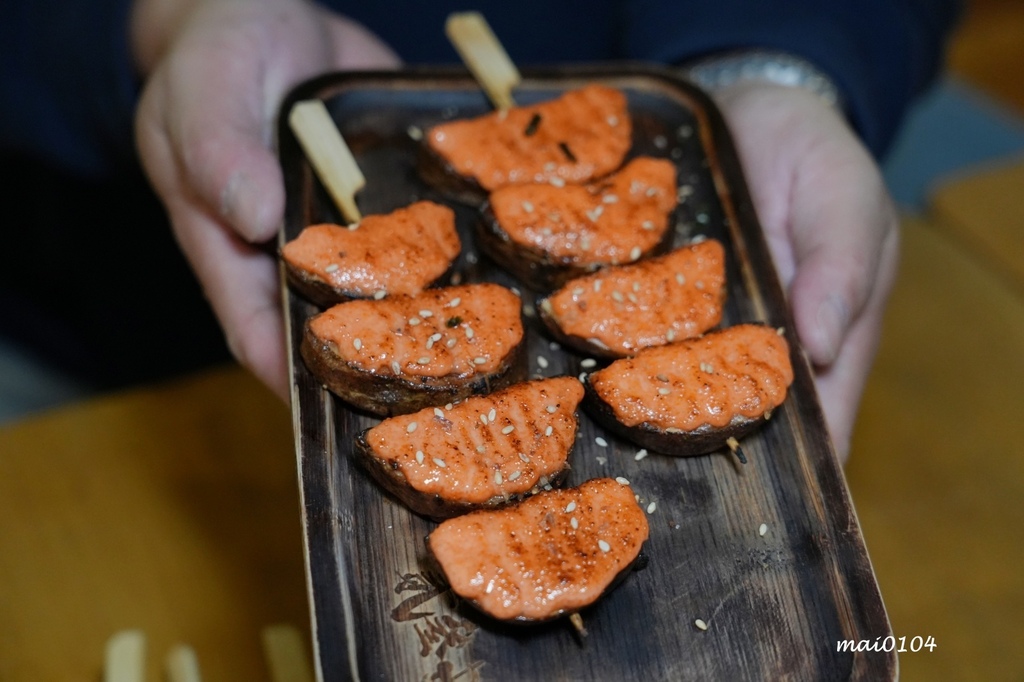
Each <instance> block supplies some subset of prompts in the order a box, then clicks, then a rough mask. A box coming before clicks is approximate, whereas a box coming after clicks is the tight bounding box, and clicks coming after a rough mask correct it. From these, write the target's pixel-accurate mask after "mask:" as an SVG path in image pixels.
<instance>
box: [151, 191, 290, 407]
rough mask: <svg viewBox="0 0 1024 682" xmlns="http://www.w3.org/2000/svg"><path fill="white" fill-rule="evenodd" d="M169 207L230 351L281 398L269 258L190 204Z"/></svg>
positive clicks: (279, 332)
mask: <svg viewBox="0 0 1024 682" xmlns="http://www.w3.org/2000/svg"><path fill="white" fill-rule="evenodd" d="M170 213H171V218H172V221H173V224H174V225H175V233H176V235H177V237H178V241H179V243H180V244H181V247H182V250H183V251H184V252H185V253H186V255H187V256H188V258H189V261H190V263H191V265H192V268H193V270H194V271H195V273H196V276H197V277H198V278H199V281H200V282H201V283H202V285H203V291H204V292H205V294H206V297H207V299H208V300H209V302H210V305H211V306H212V308H213V311H214V314H215V315H216V316H217V319H218V320H219V321H220V324H221V327H222V328H223V329H224V333H225V337H226V340H227V344H228V347H229V348H230V349H231V352H232V354H233V355H234V356H235V357H236V358H237V359H238V361H239V362H241V363H242V364H243V365H244V366H246V367H247V368H249V369H250V370H251V371H252V372H253V373H254V374H256V376H257V377H259V378H260V379H261V380H262V381H263V382H264V383H266V384H267V385H268V386H270V388H271V389H273V390H274V391H275V392H276V393H277V394H278V395H280V396H281V397H282V398H283V399H286V400H287V396H288V379H287V364H286V361H285V357H286V356H285V338H284V323H283V320H282V317H281V306H280V289H279V287H280V283H279V280H278V271H277V267H276V265H275V263H274V260H273V259H271V258H268V257H267V254H266V253H265V252H263V251H262V250H260V249H259V248H257V247H253V246H251V245H249V244H247V243H245V242H244V241H242V240H241V239H239V238H238V236H237V235H236V234H235V233H234V232H233V231H231V230H230V229H227V228H225V227H224V226H223V225H222V224H221V223H220V222H219V221H218V220H217V219H216V217H214V216H209V215H206V214H204V213H203V212H202V211H198V210H196V209H195V207H194V206H189V205H185V204H174V203H172V204H171V207H170Z"/></svg>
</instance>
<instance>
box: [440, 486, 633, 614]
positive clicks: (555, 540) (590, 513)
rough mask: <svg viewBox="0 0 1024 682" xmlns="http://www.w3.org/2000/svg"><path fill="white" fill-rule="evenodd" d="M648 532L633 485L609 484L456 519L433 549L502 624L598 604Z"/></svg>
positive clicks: (459, 584)
mask: <svg viewBox="0 0 1024 682" xmlns="http://www.w3.org/2000/svg"><path fill="white" fill-rule="evenodd" d="M648 533H649V528H648V524H647V518H646V515H645V514H644V512H643V510H641V509H640V507H639V506H638V505H637V502H636V499H635V497H634V494H633V491H632V490H631V489H630V487H629V486H628V485H623V484H620V483H618V482H616V481H614V480H611V479H607V478H605V479H594V480H591V481H587V482H586V483H584V484H582V485H581V486H579V487H578V488H571V489H566V490H553V491H550V492H542V493H538V494H537V495H535V496H533V497H531V498H529V499H527V500H524V501H523V502H520V503H519V504H517V505H515V506H512V507H506V508H503V509H499V510H493V511H490V510H489V511H478V512H473V513H471V514H467V515H465V516H460V517H457V518H454V519H449V520H447V521H445V522H443V523H442V524H441V525H439V526H438V527H437V528H436V529H435V530H434V531H433V532H432V533H431V534H430V536H429V538H428V540H427V545H428V548H429V550H430V552H431V553H432V555H433V557H434V558H435V559H436V561H437V563H438V565H439V566H440V568H441V570H442V571H443V573H444V575H445V577H446V578H447V580H448V583H449V585H450V586H451V588H452V590H453V591H454V592H455V593H456V594H458V595H459V596H461V597H463V598H464V599H466V600H468V601H469V602H470V603H472V604H473V605H474V606H476V607H477V608H479V609H480V610H481V611H483V612H484V613H486V614H488V615H490V616H492V617H494V618H497V619H500V620H505V621H521V622H532V621H544V620H550V619H552V618H556V617H558V616H561V615H565V614H570V613H575V612H577V611H579V610H580V609H582V608H584V607H586V606H588V605H590V604H592V603H594V602H595V601H596V600H597V599H598V598H600V597H601V596H602V595H603V594H604V593H605V592H607V591H608V590H609V589H610V588H611V587H613V586H614V584H615V583H616V582H617V581H618V579H619V578H621V577H622V576H623V575H624V574H625V573H626V572H627V571H628V569H630V568H631V567H632V566H633V564H634V562H635V561H636V559H637V558H638V556H639V555H640V551H641V549H642V547H643V543H644V542H645V541H646V540H647V537H648ZM468 548H472V549H471V550H469V549H468Z"/></svg>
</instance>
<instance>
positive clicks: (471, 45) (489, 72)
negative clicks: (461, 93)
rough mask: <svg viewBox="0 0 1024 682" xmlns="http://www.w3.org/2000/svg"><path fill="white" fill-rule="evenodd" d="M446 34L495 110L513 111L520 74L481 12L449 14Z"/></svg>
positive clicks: (445, 27)
mask: <svg viewBox="0 0 1024 682" xmlns="http://www.w3.org/2000/svg"><path fill="white" fill-rule="evenodd" d="M444 30H445V34H446V35H447V36H448V40H450V41H451V42H452V45H454V46H455V49H456V50H457V51H458V53H459V56H461V57H462V61H464V62H465V63H466V66H467V67H469V70H470V71H471V72H472V73H473V76H474V77H475V78H476V79H477V81H479V83H480V85H481V86H483V89H484V91H485V92H487V96H488V97H489V98H490V100H491V102H492V103H493V104H494V106H495V108H497V109H499V110H501V111H504V110H506V109H511V108H512V107H514V106H515V102H514V101H513V99H512V88H514V87H516V86H517V85H519V70H518V69H516V65H515V64H513V63H512V60H511V59H510V58H509V56H508V53H507V52H505V48H504V47H502V46H501V43H500V42H499V41H498V38H497V37H496V36H495V35H494V32H493V31H492V30H491V27H490V26H489V25H488V24H487V20H486V19H484V17H483V15H482V14H480V13H479V12H456V13H454V14H450V15H448V20H447V21H446V22H445V25H444Z"/></svg>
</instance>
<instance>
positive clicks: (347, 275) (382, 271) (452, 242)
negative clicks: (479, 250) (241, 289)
mask: <svg viewBox="0 0 1024 682" xmlns="http://www.w3.org/2000/svg"><path fill="white" fill-rule="evenodd" d="M461 248H462V245H461V242H460V240H459V235H458V232H456V229H455V213H454V211H452V209H450V208H448V207H447V206H441V205H440V204H435V203H433V202H430V201H418V202H416V203H414V204H412V205H410V206H408V207H405V208H400V209H398V210H396V211H393V212H391V213H388V214H386V215H371V216H366V217H365V218H363V220H362V221H361V222H359V223H356V224H354V225H350V226H347V227H345V226H341V225H332V224H320V225H311V226H309V227H307V228H305V229H304V230H303V231H302V232H301V233H300V234H299V236H298V237H296V238H295V239H293V240H292V241H290V242H288V243H287V244H285V245H284V246H283V247H282V249H281V257H282V259H283V260H284V263H285V268H286V273H287V275H288V279H289V281H290V282H291V284H292V285H293V286H294V287H295V288H296V290H298V291H299V292H300V293H302V294H303V295H304V296H306V297H307V298H309V299H310V300H312V301H313V302H314V303H317V304H319V305H321V306H328V305H332V304H334V303H338V302H341V301H344V300H348V299H353V298H372V297H374V296H378V297H379V296H384V295H393V294H407V295H411V294H416V293H419V292H420V291H422V290H423V289H426V288H428V287H430V286H432V285H434V284H437V283H438V282H439V281H441V280H443V278H444V276H445V275H446V274H447V273H448V272H449V271H450V269H451V268H452V265H453V263H454V262H455V259H456V258H457V257H458V255H459V251H460V249H461Z"/></svg>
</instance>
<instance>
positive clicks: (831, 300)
mask: <svg viewBox="0 0 1024 682" xmlns="http://www.w3.org/2000/svg"><path fill="white" fill-rule="evenodd" d="M849 316H850V315H849V307H848V306H847V305H846V302H845V300H844V299H843V298H842V297H840V296H829V297H828V298H826V299H825V300H824V301H822V302H821V305H820V306H818V315H817V322H818V341H819V344H820V345H819V348H818V351H819V353H818V354H817V355H818V356H819V357H816V358H815V360H816V361H817V362H818V363H819V364H822V365H829V364H832V362H833V361H834V360H835V359H836V356H837V355H838V354H839V345H840V342H841V341H842V338H843V336H844V335H845V333H846V325H847V324H848V322H849Z"/></svg>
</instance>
